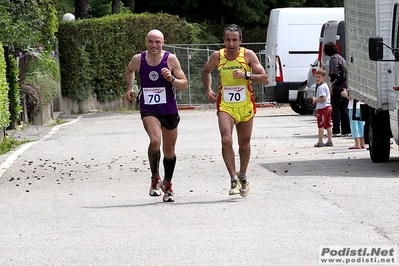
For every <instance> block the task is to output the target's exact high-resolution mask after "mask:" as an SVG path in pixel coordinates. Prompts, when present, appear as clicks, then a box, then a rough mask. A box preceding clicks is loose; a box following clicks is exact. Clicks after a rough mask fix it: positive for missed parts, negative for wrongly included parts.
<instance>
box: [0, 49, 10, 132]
mask: <svg viewBox="0 0 399 266" xmlns="http://www.w3.org/2000/svg"><path fill="white" fill-rule="evenodd" d="M8 91H9V87H8V83H7V78H6V61H5V58H4V49H3V45H2V44H1V42H0V129H6V128H7V127H8V125H9V124H10V110H9V105H10V102H9V100H8Z"/></svg>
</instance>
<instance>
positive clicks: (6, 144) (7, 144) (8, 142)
mask: <svg viewBox="0 0 399 266" xmlns="http://www.w3.org/2000/svg"><path fill="white" fill-rule="evenodd" d="M26 142H28V141H27V140H24V141H18V140H16V139H13V138H3V140H2V141H1V142H0V155H2V154H5V153H7V152H9V151H10V150H12V149H15V148H16V147H18V146H19V145H22V144H24V143H26Z"/></svg>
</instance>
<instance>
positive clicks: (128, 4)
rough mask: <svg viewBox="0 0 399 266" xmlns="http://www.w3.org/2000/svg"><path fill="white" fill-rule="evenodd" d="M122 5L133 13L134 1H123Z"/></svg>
mask: <svg viewBox="0 0 399 266" xmlns="http://www.w3.org/2000/svg"><path fill="white" fill-rule="evenodd" d="M123 3H124V4H125V5H126V6H127V7H128V8H129V10H130V11H131V12H132V13H134V6H135V0H124V1H123Z"/></svg>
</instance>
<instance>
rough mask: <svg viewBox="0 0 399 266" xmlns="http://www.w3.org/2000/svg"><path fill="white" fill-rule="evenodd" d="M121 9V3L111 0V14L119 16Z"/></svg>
mask: <svg viewBox="0 0 399 266" xmlns="http://www.w3.org/2000/svg"><path fill="white" fill-rule="evenodd" d="M120 9H121V1H120V0H112V10H111V13H112V14H119V12H120Z"/></svg>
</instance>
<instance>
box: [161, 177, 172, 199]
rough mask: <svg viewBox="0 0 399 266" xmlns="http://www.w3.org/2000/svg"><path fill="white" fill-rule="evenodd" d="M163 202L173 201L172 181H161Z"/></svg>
mask: <svg viewBox="0 0 399 266" xmlns="http://www.w3.org/2000/svg"><path fill="white" fill-rule="evenodd" d="M162 191H163V193H164V194H163V202H175V193H174V192H173V189H172V183H167V184H165V183H164V182H163V183H162Z"/></svg>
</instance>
